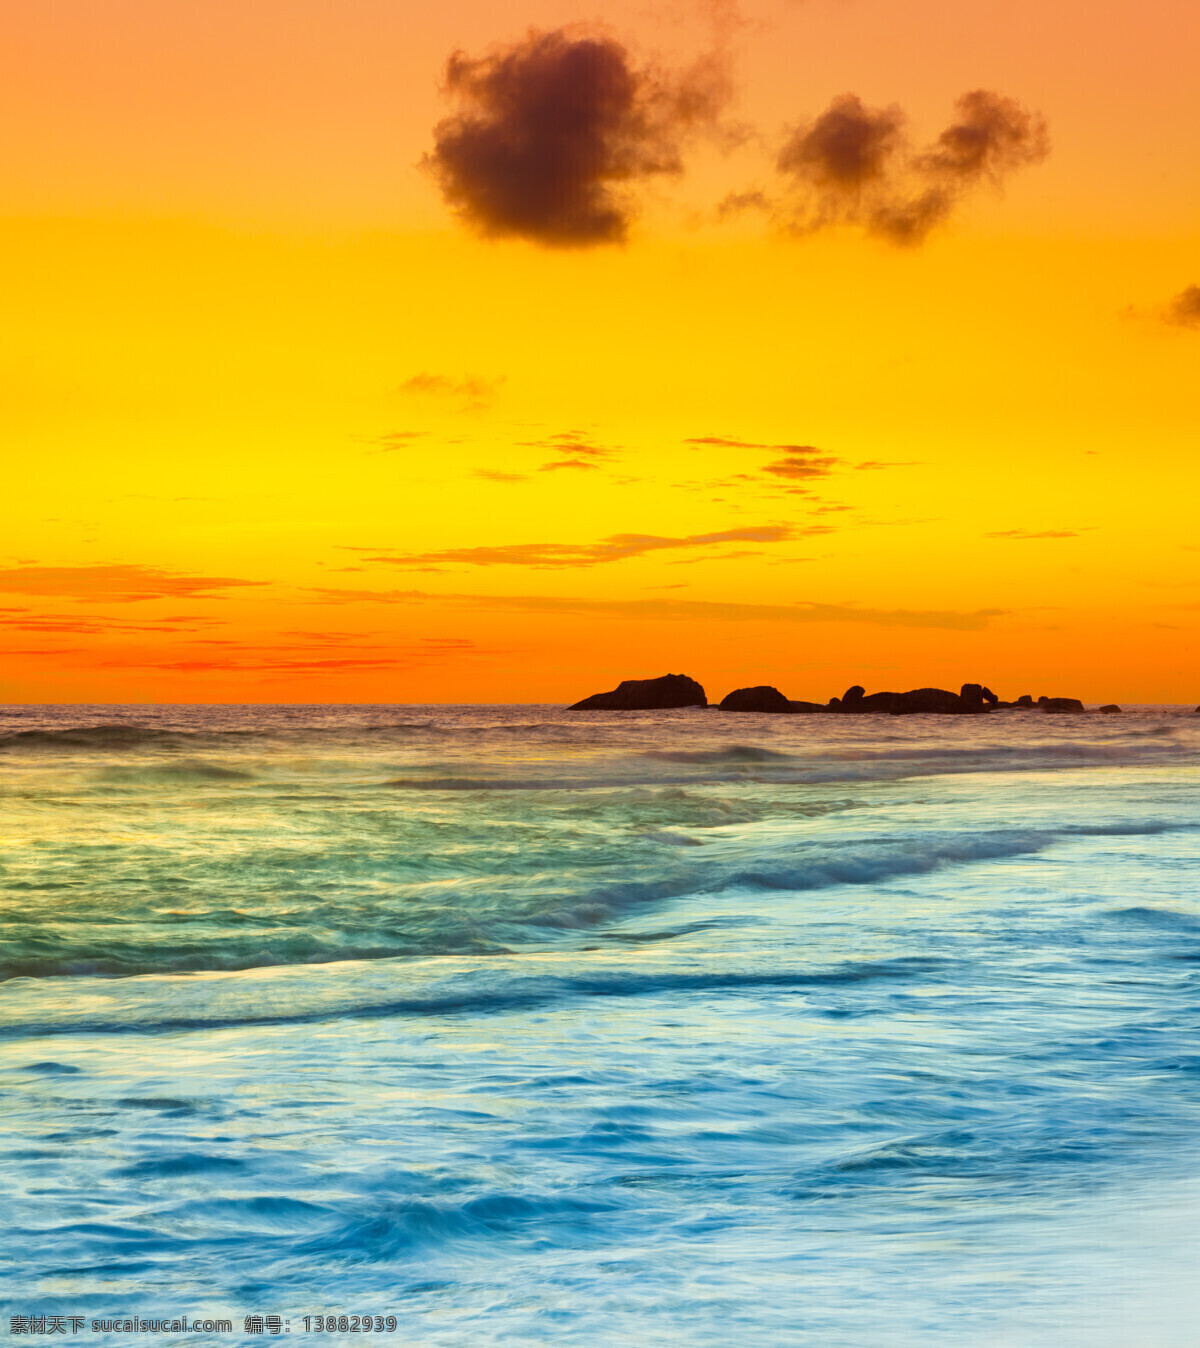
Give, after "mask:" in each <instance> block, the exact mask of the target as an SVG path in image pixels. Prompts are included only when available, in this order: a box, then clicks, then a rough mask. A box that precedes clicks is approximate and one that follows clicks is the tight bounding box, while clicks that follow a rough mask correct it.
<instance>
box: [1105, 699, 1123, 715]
mask: <svg viewBox="0 0 1200 1348" xmlns="http://www.w3.org/2000/svg"><path fill="white" fill-rule="evenodd" d="M1100 710H1101V711H1102V712H1103V713H1104V714H1105V716H1111V715H1112V714H1113V712H1117V711H1120V710H1121V708H1120V707H1118V706H1117V704H1116V703H1115V702H1109V703H1107V704H1106V705H1105V706H1103V707H1101V708H1100Z"/></svg>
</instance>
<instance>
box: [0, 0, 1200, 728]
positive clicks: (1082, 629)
mask: <svg viewBox="0 0 1200 1348" xmlns="http://www.w3.org/2000/svg"><path fill="white" fill-rule="evenodd" d="M1048 8H1049V9H1050V10H1052V12H1051V13H1049V14H1047V12H1046V11H1047V9H1048ZM601 19H602V21H603V24H602V27H597V23H598V21H599V20H601ZM579 24H590V25H591V27H590V28H588V29H584V28H580V27H574V28H571V29H570V30H569V33H568V38H567V40H569V41H572V42H574V41H578V40H580V39H581V37H582V36H583V35H584V33H585V32H592V33H596V32H601V31H602V32H604V33H607V34H608V35H609V37H610V38H611V39H613V40H614V41H619V42H621V43H623V44H625V47H626V49H627V54H628V60H629V62H630V66H631V68H633V69H642V68H644V67H646V66H647V65H652V66H653V67H654V68H655V69H656V70H657V71H658V72H659V73H660V75H661V76H662V78H663V80H664V81H665V82H666V83H667V84H669V83H670V81H671V80H673V79H675V78H676V77H677V76H678V77H679V78H683V74H682V73H681V72H686V71H688V70H689V69H692V68H694V67H693V64H692V63H694V62H695V61H696V60H697V58H702V57H705V56H706V55H707V56H708V57H710V58H711V60H712V61H713V62H715V65H714V68H719V69H720V71H721V72H723V73H724V74H726V75H728V76H729V77H730V79H731V81H732V90H733V99H732V101H731V102H729V103H728V104H727V105H725V106H723V107H722V108H721V109H720V118H719V124H718V125H716V126H714V127H710V128H708V134H697V135H695V136H694V137H692V138H687V137H685V138H683V139H682V140H681V141H680V152H681V156H682V163H683V167H684V171H683V172H682V173H658V174H649V175H646V176H645V177H644V179H642V178H638V177H637V176H636V175H634V177H633V178H632V179H631V180H630V181H629V182H628V184H627V191H626V194H625V195H624V196H623V197H621V202H622V207H623V209H626V210H627V213H628V219H629V228H628V231H627V239H626V241H625V242H623V243H612V242H603V241H601V242H597V243H594V244H592V245H590V246H573V247H547V246H545V245H544V244H543V243H542V242H540V241H539V239H538V238H537V237H527V238H521V237H506V238H500V239H494V238H486V237H481V236H480V233H479V231H478V229H472V228H471V224H470V221H464V220H461V219H459V218H457V217H456V215H455V214H454V212H453V211H452V210H450V209H449V207H448V205H447V203H446V202H445V201H444V200H443V199H442V196H441V195H440V193H439V190H438V184H437V182H436V181H435V178H434V176H433V175H432V174H431V173H429V172H427V171H423V170H422V169H421V168H420V167H419V161H420V159H421V157H422V155H424V154H426V153H428V152H430V151H431V150H432V149H433V147H434V145H435V131H434V128H435V125H436V124H437V123H438V122H439V121H440V120H441V119H442V118H445V117H447V116H448V115H450V114H451V113H452V112H453V111H454V106H453V105H452V104H451V103H450V102H449V101H447V99H446V98H445V97H444V96H443V93H441V92H440V91H439V84H440V81H441V80H442V76H443V71H444V67H445V62H446V59H447V58H448V57H449V56H450V54H451V52H452V51H454V50H455V49H456V48H461V49H463V50H464V51H465V52H467V53H468V55H470V56H473V57H475V56H480V55H483V54H485V53H487V52H488V50H489V49H500V48H503V47H504V45H505V44H509V46H510V47H511V44H514V43H521V42H522V41H524V40H526V36H527V33H528V31H529V30H530V29H531V28H534V29H538V30H541V31H553V30H556V29H559V28H561V27H562V26H563V25H579ZM1198 27H1200V20H1198V18H1197V11H1196V9H1195V7H1194V6H1193V5H1185V4H1183V3H1176V2H1175V0H1172V2H1171V3H1166V2H1164V0H1158V2H1157V3H1154V2H1152V3H1138V4H1134V3H1126V2H1125V0H1121V2H1120V3H1116V2H1110V3H1099V4H1097V3H1092V4H1086V5H1085V4H1082V3H1079V4H1076V3H1060V4H1055V5H1054V6H1052V7H1047V6H1046V5H1045V4H1044V0H1039V2H1038V3H1034V2H1033V0H1005V2H1002V0H996V2H995V3H992V2H991V0H984V2H982V3H973V4H972V5H970V6H957V7H951V6H947V5H946V4H944V3H932V2H931V0H778V3H766V2H765V0H764V2H763V3H754V4H752V3H750V2H749V0H744V3H743V4H742V6H741V8H740V9H736V10H735V9H734V8H733V7H732V5H728V4H718V5H716V6H707V7H701V6H698V5H697V6H690V5H686V4H681V5H679V6H677V7H674V8H670V9H668V8H663V7H659V8H658V9H657V10H656V12H655V14H654V15H653V16H651V15H648V13H647V10H646V8H645V7H644V6H641V5H635V4H629V5H610V6H608V7H606V9H605V10H604V12H603V14H602V15H599V16H598V15H597V12H596V11H595V10H593V9H591V8H589V7H586V6H583V5H577V4H565V3H553V2H552V0H540V2H539V3H531V4H525V3H523V4H521V5H517V4H516V3H515V2H514V0H509V2H508V3H505V4H503V5H498V4H495V3H488V4H486V5H485V4H482V3H474V2H469V0H447V3H445V4H442V5H440V6H437V7H436V12H434V13H426V11H425V10H424V9H420V10H419V11H418V9H417V7H415V6H411V5H409V6H402V5H399V4H396V3H384V0H344V2H343V3H338V4H333V3H329V2H328V0H326V3H316V2H315V0H277V2H276V0H255V2H254V3H252V4H246V3H245V0H239V3H230V2H229V0H202V2H201V0H195V2H194V3H172V4H169V5H167V4H163V3H161V0H142V2H141V3H134V2H133V0H106V3H105V4H104V5H96V4H94V3H84V0H55V2H54V3H46V0H13V3H10V5H8V6H7V7H6V42H5V44H4V51H3V55H2V56H0V119H2V123H3V126H4V128H5V133H4V135H2V136H0V268H2V269H3V293H4V296H5V304H4V313H5V321H4V323H3V324H2V325H0V383H2V397H0V434H2V436H3V445H4V456H5V464H6V472H5V482H6V485H7V488H8V489H7V490H6V491H5V492H4V493H3V494H2V496H0V520H2V522H3V529H2V532H0V549H2V554H0V651H2V652H3V659H2V660H0V700H6V701H29V702H37V701H85V702H104V701H190V702H206V701H250V702H253V701H338V702H340V701H347V702H381V701H401V702H404V701H412V702H421V701H543V700H545V701H559V700H568V699H574V698H575V697H578V696H582V695H584V694H585V693H589V692H593V691H596V690H598V689H600V688H605V687H611V686H612V685H613V683H614V682H615V681H616V680H617V679H619V678H622V677H643V676H652V675H657V674H660V673H664V672H667V671H668V670H670V671H672V672H685V673H689V674H692V675H693V676H695V677H697V678H699V679H700V680H701V682H703V683H704V684H705V686H706V688H707V689H708V692H709V695H710V697H713V698H719V697H720V696H722V695H723V694H724V693H725V692H727V691H729V689H730V688H733V687H735V686H738V685H739V684H745V683H760V682H768V683H774V684H776V685H777V686H779V687H781V688H782V689H783V690H784V692H786V693H787V694H788V695H789V696H791V697H796V698H821V699H824V698H826V697H828V696H830V695H831V694H833V693H840V692H841V691H842V689H843V688H844V687H845V686H846V685H847V684H848V683H851V682H862V683H864V684H866V685H867V686H868V688H905V687H911V686H915V685H920V684H928V683H933V684H940V685H943V686H951V687H957V686H958V684H959V683H961V682H963V681H964V680H967V679H971V680H975V679H982V680H984V681H986V682H988V683H990V684H991V685H992V686H993V687H995V688H996V689H997V691H999V692H1000V693H1001V695H1002V696H1016V695H1017V694H1019V693H1024V692H1030V693H1033V694H1034V695H1035V696H1036V695H1038V694H1040V693H1049V694H1051V695H1058V694H1065V695H1071V696H1081V697H1084V698H1086V699H1088V700H1109V699H1116V700H1119V701H1120V700H1129V701H1180V702H1192V703H1195V702H1196V701H1200V655H1198V654H1197V652H1198V650H1200V647H1198V644H1197V642H1196V639H1195V637H1196V627H1197V619H1198V617H1200V536H1198V534H1197V531H1196V530H1195V528H1194V526H1193V523H1192V520H1193V516H1194V513H1195V507H1194V504H1193V502H1194V500H1195V498H1196V496H1197V487H1198V485H1200V484H1198V483H1197V468H1196V462H1197V436H1196V425H1197V405H1196V388H1197V387H1198V381H1197V365H1198V363H1200V293H1198V294H1197V295H1196V303H1195V304H1194V305H1193V304H1192V303H1191V302H1190V301H1189V300H1188V299H1187V296H1188V295H1189V293H1190V292H1189V289H1188V288H1189V287H1191V286H1194V285H1196V284H1197V282H1200V197H1198V195H1197V193H1196V185H1197V184H1196V166H1195V139H1196V133H1197V129H1198V128H1200V83H1198V82H1197V81H1196V80H1195V78H1194V70H1193V66H1194V54H1195V51H1196V50H1197V36H1198V33H1197V28H1198ZM706 68H707V67H706ZM973 89H987V90H995V91H997V92H998V93H1000V94H1003V95H1005V96H1007V97H1009V98H1012V99H1016V100H1018V101H1019V103H1020V104H1021V105H1023V106H1024V107H1025V108H1026V109H1028V110H1030V112H1031V113H1037V114H1040V115H1041V116H1043V117H1044V119H1045V122H1046V124H1047V126H1048V129H1049V137H1050V143H1051V150H1050V153H1049V155H1048V157H1046V158H1045V160H1044V162H1040V163H1030V164H1029V165H1028V166H1026V167H1022V168H1020V169H1019V170H1014V171H1012V172H1006V173H1005V174H1004V175H1003V181H1002V182H993V181H991V180H990V179H988V178H986V176H985V177H984V178H980V180H979V181H978V182H977V183H974V182H973V183H972V185H971V187H970V190H969V191H968V190H966V189H963V190H962V191H961V192H960V191H959V190H958V188H957V187H956V189H955V192H954V194H953V198H952V203H951V206H950V207H948V208H947V213H946V218H945V219H940V220H939V222H938V223H937V224H936V225H935V226H934V227H933V228H932V229H931V230H930V232H929V233H928V235H927V237H925V238H924V240H923V241H922V242H920V243H919V244H917V245H916V246H908V247H902V246H897V245H896V244H895V243H894V242H891V241H889V239H888V238H886V237H878V234H879V231H878V230H875V233H874V234H872V228H873V226H872V224H871V223H870V221H869V220H868V217H867V215H866V214H865V213H864V212H865V207H863V206H862V200H863V199H862V198H861V197H859V196H856V197H854V198H852V199H851V198H849V197H842V198H839V199H838V200H839V202H840V203H841V205H839V207H838V209H839V211H840V215H839V216H838V218H837V219H832V218H830V219H828V220H826V227H824V228H815V227H809V228H803V229H800V228H796V227H788V224H787V222H788V221H789V220H790V221H793V222H795V221H796V220H798V219H800V215H799V214H797V212H801V211H804V212H808V214H806V215H805V216H804V220H805V221H806V224H807V225H808V226H812V225H813V224H814V221H815V220H816V217H815V216H814V215H813V214H812V212H813V209H814V207H813V205H812V202H813V200H814V199H815V198H813V197H812V196H811V194H810V196H809V197H803V196H802V195H797V193H799V192H800V187H799V186H797V184H796V183H795V182H790V180H787V179H786V176H785V175H781V172H780V170H779V169H778V167H777V165H776V159H777V156H778V155H779V152H780V149H781V147H782V146H783V145H784V144H785V143H786V141H787V138H788V136H789V135H795V134H799V132H797V128H798V127H799V128H800V129H801V131H803V130H804V129H805V128H806V127H811V126H812V125H813V122H814V119H816V118H818V117H819V116H820V115H821V114H822V113H823V112H824V110H826V109H827V108H828V107H829V105H830V103H831V100H833V99H836V98H838V97H839V96H840V95H844V94H847V93H854V94H857V95H858V96H859V97H860V98H861V99H862V100H863V104H864V105H865V106H866V107H868V108H870V109H876V110H886V109H889V108H891V107H892V106H893V105H895V106H898V107H899V108H901V109H903V111H904V113H905V114H906V115H907V119H908V126H909V128H910V133H911V139H912V145H913V147H914V148H913V150H912V152H911V153H910V154H909V158H908V159H907V160H905V161H904V163H906V164H909V165H910V166H914V167H911V169H905V170H904V172H911V173H912V174H917V175H919V173H920V172H926V178H928V172H927V171H926V170H924V169H922V168H921V166H922V165H923V164H927V163H928V162H929V159H928V153H929V152H928V151H926V152H925V153H926V158H925V159H922V158H921V157H920V156H921V147H929V146H936V145H938V144H941V142H939V141H938V140H937V137H938V135H939V132H941V131H942V130H943V128H945V127H946V126H947V125H948V124H950V123H951V121H952V119H953V117H954V116H955V113H954V104H955V100H956V99H957V98H959V96H960V95H962V94H963V93H964V92H966V91H968V90H973ZM806 143H807V142H806ZM897 162H899V161H897ZM996 176H997V178H999V177H1000V175H999V174H997V175H996ZM913 180H914V181H916V179H915V178H914V179H913ZM924 181H925V179H922V182H924ZM930 181H932V180H931V179H930ZM939 181H941V180H939ZM789 182H790V186H789ZM810 186H811V185H807V186H804V190H805V191H810ZM906 190H908V189H907V188H906ZM912 190H915V189H912ZM755 192H757V193H760V194H762V195H763V196H764V197H765V198H766V199H768V200H769V203H770V206H769V209H766V210H761V209H755V208H753V207H751V208H748V209H743V210H740V211H736V212H732V213H730V212H728V211H727V212H725V213H724V214H722V213H721V212H720V211H719V210H718V205H719V203H720V202H721V201H722V200H725V199H727V198H729V196H730V194H740V196H741V197H742V198H743V199H746V198H747V197H748V195H749V194H751V193H755ZM789 193H791V194H792V195H789ZM846 202H851V205H849V206H847V205H846V204H845V203H846ZM817 223H819V221H817ZM1180 297H1183V298H1180Z"/></svg>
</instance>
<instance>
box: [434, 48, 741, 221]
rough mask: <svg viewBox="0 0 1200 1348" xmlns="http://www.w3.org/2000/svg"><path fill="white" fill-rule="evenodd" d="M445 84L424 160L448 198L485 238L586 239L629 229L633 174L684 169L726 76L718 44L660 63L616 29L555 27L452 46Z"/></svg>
mask: <svg viewBox="0 0 1200 1348" xmlns="http://www.w3.org/2000/svg"><path fill="white" fill-rule="evenodd" d="M445 89H446V93H447V94H448V96H449V97H450V98H452V99H453V100H455V101H456V102H457V104H458V105H459V108H460V111H458V112H457V113H456V114H455V115H454V116H452V117H448V118H446V120H445V121H442V122H440V123H439V124H438V125H437V127H436V128H435V129H434V149H433V151H432V153H430V154H429V155H427V156H426V157H425V160H424V161H423V162H424V165H425V167H426V168H428V169H429V170H430V171H431V172H432V173H433V175H434V177H435V178H436V179H437V182H438V185H439V187H440V188H441V191H442V196H443V197H444V199H445V200H446V202H447V203H448V204H449V205H450V206H451V207H453V208H454V210H455V211H457V212H458V214H459V216H460V217H461V218H462V219H463V220H464V221H466V223H467V224H469V225H471V226H473V227H474V228H475V229H477V230H478V231H479V232H480V233H482V234H483V235H485V236H487V237H492V238H500V237H505V236H508V237H516V238H523V239H529V240H532V241H533V242H535V243H540V244H545V245H549V246H551V247H586V246H589V245H593V244H605V243H620V242H622V241H623V240H624V238H625V237H626V234H627V233H628V229H629V224H630V220H631V218H632V215H633V210H634V204H633V200H632V198H631V194H630V188H631V187H632V186H633V185H635V184H637V183H638V182H640V181H643V180H646V179H649V178H652V177H655V176H657V175H662V174H678V173H680V172H682V169H683V161H682V146H683V142H684V140H685V139H686V138H687V137H688V135H689V134H691V133H692V132H695V131H697V130H699V129H701V128H703V127H705V126H709V127H711V126H714V125H715V123H716V119H717V115H718V113H719V112H720V110H721V108H722V107H723V105H724V104H725V103H726V101H727V100H728V98H729V94H730V76H729V70H728V63H727V62H726V61H725V60H724V59H723V58H721V57H720V56H719V55H711V56H708V57H705V58H703V59H702V60H700V61H698V62H697V63H696V64H695V65H694V66H692V67H691V68H690V69H688V70H686V71H681V72H664V71H660V70H656V69H653V68H651V67H649V66H639V65H637V64H636V63H635V61H634V59H633V57H632V56H631V54H630V52H629V51H628V49H627V48H626V47H624V46H623V45H622V44H621V43H620V42H618V41H616V40H615V39H614V38H611V37H608V36H604V35H587V34H583V33H580V32H577V31H572V30H568V29H557V30H555V31H553V32H537V31H531V32H530V33H529V35H528V36H527V37H526V38H525V39H524V40H522V41H520V42H516V43H514V44H512V45H511V46H508V47H505V48H502V49H500V50H498V51H496V52H494V53H493V54H492V55H490V56H485V57H479V58H472V57H469V56H467V55H466V54H465V53H464V52H461V51H458V52H455V53H454V54H453V55H452V56H451V57H450V59H449V61H448V62H447V63H446V76H445Z"/></svg>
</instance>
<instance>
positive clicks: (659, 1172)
mask: <svg viewBox="0 0 1200 1348" xmlns="http://www.w3.org/2000/svg"><path fill="white" fill-rule="evenodd" d="M1198 788H1200V716H1196V715H1194V714H1192V713H1191V709H1190V708H1176V707H1153V708H1151V707H1147V708H1137V709H1133V710H1128V709H1127V710H1126V711H1125V712H1124V713H1123V714H1122V715H1120V716H1100V715H1097V714H1087V715H1082V716H1079V715H1076V716H1071V715H1059V716H1053V715H1047V714H1044V713H1041V712H1000V713H995V714H992V715H989V716H977V717H973V716H967V717H935V716H913V717H888V716H857V717H855V716H846V717H837V716H806V715H800V716H790V717H789V716H783V717H779V716H762V715H731V714H726V713H720V712H715V711H704V710H686V711H676V712H661V713H616V714H605V713H571V712H567V711H565V710H563V709H561V708H557V707H539V706H514V707H446V706H428V707H416V706H414V707H389V706H377V707H62V708H48V707H24V708H21V707H10V708H6V709H2V710H0V793H2V794H0V818H2V825H3V850H2V852H0V863H2V868H0V890H2V892H3V911H2V919H0V920H2V926H0V937H2V938H3V940H2V950H0V969H2V973H3V975H4V976H5V978H6V981H4V982H3V983H0V1018H2V1032H3V1033H2V1037H0V1084H2V1087H3V1091H4V1100H5V1112H4V1119H3V1129H4V1137H3V1157H2V1160H0V1178H2V1185H3V1209H2V1210H3V1214H4V1228H5V1232H6V1235H5V1239H4V1241H3V1243H2V1245H0V1261H2V1265H3V1301H4V1304H3V1311H4V1313H5V1315H6V1316H11V1315H18V1316H19V1315H30V1314H32V1315H48V1316H56V1315H57V1316H59V1317H67V1316H72V1315H74V1316H80V1317H85V1323H84V1324H83V1325H81V1326H80V1328H79V1330H78V1333H76V1334H75V1335H74V1336H72V1335H71V1334H70V1333H68V1334H67V1337H75V1338H77V1339H78V1338H85V1339H86V1340H87V1341H88V1342H91V1343H97V1344H99V1343H102V1342H112V1343H117V1342H125V1343H127V1342H129V1337H128V1335H126V1336H122V1335H120V1334H116V1333H114V1334H106V1333H104V1331H103V1329H102V1328H101V1329H98V1330H96V1331H93V1330H92V1329H91V1321H92V1320H93V1319H94V1320H97V1321H100V1322H103V1321H105V1320H110V1321H111V1320H113V1319H114V1318H118V1317H122V1316H127V1317H131V1318H139V1317H140V1318H146V1319H153V1318H170V1317H182V1316H188V1317H190V1319H191V1320H192V1321H193V1322H195V1321H197V1320H203V1319H204V1318H206V1317H213V1318H227V1319H229V1320H230V1321H231V1322H232V1326H233V1327H232V1330H231V1331H230V1332H229V1333H224V1334H221V1333H218V1334H212V1335H204V1334H196V1333H191V1332H189V1333H187V1334H176V1335H174V1336H173V1335H172V1334H171V1333H169V1332H168V1333H159V1334H157V1335H155V1336H154V1337H155V1341H156V1342H159V1343H163V1344H166V1343H176V1342H178V1343H182V1342H188V1343H201V1342H211V1343H226V1344H228V1343H233V1342H243V1341H244V1342H251V1341H254V1342H261V1341H262V1340H263V1337H264V1336H263V1335H262V1334H259V1333H257V1332H256V1329H255V1328H254V1327H253V1325H254V1322H251V1323H252V1328H251V1329H250V1330H249V1331H247V1330H246V1321H245V1317H246V1316H248V1315H263V1316H270V1315H278V1316H279V1317H280V1321H281V1325H282V1326H283V1332H290V1333H291V1334H293V1335H305V1333H306V1327H307V1331H308V1336H311V1335H313V1334H317V1333H318V1330H317V1326H318V1325H319V1326H321V1330H320V1337H323V1338H324V1339H325V1340H326V1341H339V1342H346V1343H349V1342H361V1341H362V1339H363V1338H364V1337H366V1335H367V1334H369V1335H371V1336H373V1337H377V1338H383V1339H385V1340H387V1341H389V1342H393V1343H397V1344H400V1343H403V1344H410V1345H467V1344H471V1345H489V1344H540V1343H548V1344H580V1345H589V1346H594V1345H624V1344H636V1345H659V1344H663V1345H668V1344H679V1345H701V1346H708V1345H712V1346H713V1348H716V1346H717V1345H720V1346H721V1348H725V1346H726V1345H731V1344H738V1343H745V1344H750V1343H754V1344H765V1345H774V1344H781V1345H790V1344H795V1345H804V1346H805V1348H809V1346H810V1345H811V1348H868V1346H870V1348H879V1346H883V1348H918V1346H920V1348H929V1346H932V1348H960V1346H964V1345H970V1346H971V1348H978V1346H979V1345H1004V1346H1006V1348H1009V1346H1011V1348H1042V1346H1045V1348H1051V1346H1053V1348H1063V1346H1067V1348H1072V1346H1075V1345H1078V1346H1079V1348H1083V1345H1087V1346H1088V1348H1184V1345H1194V1344H1195V1343H1196V1342H1197V1338H1196V1333H1197V1331H1196V1329H1195V1325H1196V1322H1197V1313H1198V1311H1200V1294H1198V1293H1197V1291H1196V1289H1195V1287H1194V1266H1195V1251H1196V1245H1197V1238H1198V1237H1200V885H1198V880H1200V828H1198V825H1200V811H1198V810H1197V805H1198V803H1200V789H1198ZM388 1315H392V1316H395V1317H396V1319H395V1325H396V1328H395V1330H394V1331H392V1332H390V1333H389V1331H388V1328H387V1324H388V1322H387V1321H386V1320H376V1319H375V1317H386V1316H388ZM306 1316H307V1317H308V1320H307V1321H306V1320H305V1317H306ZM329 1316H333V1317H341V1316H346V1317H347V1319H346V1320H345V1321H341V1320H339V1319H337V1318H335V1319H334V1320H333V1321H332V1324H333V1331H332V1333H330V1332H325V1326H326V1325H327V1324H328V1323H330V1322H328V1321H326V1319H325V1318H324V1317H329ZM355 1316H358V1317H363V1316H368V1317H371V1318H370V1320H369V1321H368V1325H369V1329H368V1330H367V1331H366V1333H365V1334H364V1332H362V1331H361V1330H360V1329H355V1328H354V1326H355V1324H359V1325H361V1323H362V1322H361V1320H359V1321H357V1322H356V1321H354V1320H353V1319H352V1318H351V1317H355ZM317 1317H321V1318H320V1319H317ZM267 1324H268V1325H269V1324H270V1322H267ZM339 1326H340V1327H339ZM8 1328H9V1322H8V1321H7V1320H6V1322H5V1323H4V1324H3V1325H0V1331H4V1330H7V1329H8ZM70 1328H71V1322H70V1321H67V1329H68V1331H69V1330H70ZM266 1337H272V1335H271V1333H270V1330H269V1328H268V1331H267V1333H266Z"/></svg>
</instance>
